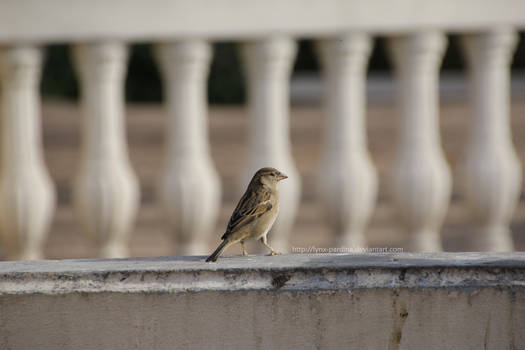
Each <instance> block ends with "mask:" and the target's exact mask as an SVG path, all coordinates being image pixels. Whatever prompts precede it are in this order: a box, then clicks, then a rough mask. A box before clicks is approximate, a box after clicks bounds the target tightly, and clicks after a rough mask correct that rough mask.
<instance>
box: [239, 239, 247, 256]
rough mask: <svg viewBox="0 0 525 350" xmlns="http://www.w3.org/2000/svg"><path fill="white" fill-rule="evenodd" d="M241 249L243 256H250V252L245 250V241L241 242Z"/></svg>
mask: <svg viewBox="0 0 525 350" xmlns="http://www.w3.org/2000/svg"><path fill="white" fill-rule="evenodd" d="M241 247H242V255H244V256H246V255H248V252H247V251H246V248H244V241H241Z"/></svg>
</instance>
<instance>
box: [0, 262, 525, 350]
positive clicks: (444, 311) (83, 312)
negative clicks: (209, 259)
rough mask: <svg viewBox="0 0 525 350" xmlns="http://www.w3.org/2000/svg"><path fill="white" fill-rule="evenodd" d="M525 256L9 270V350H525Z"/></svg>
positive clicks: (18, 266)
mask: <svg viewBox="0 0 525 350" xmlns="http://www.w3.org/2000/svg"><path fill="white" fill-rule="evenodd" d="M523 329H525V254H522V253H512V254H475V253H470V254H446V253H441V254H369V255H317V256H313V255H285V256H277V257H263V256H250V257H226V258H225V259H221V260H219V262H218V263H215V264H206V263H203V262H202V258H198V257H187V258H158V259H129V260H63V261H34V262H4V263H0V349H17V350H18V349H175V348H177V349H181V348H196V349H199V348H206V349H223V348H230V349H232V348H233V349H251V348H257V349H259V348H260V349H275V348H290V349H311V348H313V349H315V348H322V349H342V348H352V349H425V350H429V349H525V332H523Z"/></svg>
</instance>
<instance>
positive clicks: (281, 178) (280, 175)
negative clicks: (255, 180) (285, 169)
mask: <svg viewBox="0 0 525 350" xmlns="http://www.w3.org/2000/svg"><path fill="white" fill-rule="evenodd" d="M278 177H279V181H281V180H284V179H287V178H288V175H286V174H284V173H280V174H279V176H278Z"/></svg>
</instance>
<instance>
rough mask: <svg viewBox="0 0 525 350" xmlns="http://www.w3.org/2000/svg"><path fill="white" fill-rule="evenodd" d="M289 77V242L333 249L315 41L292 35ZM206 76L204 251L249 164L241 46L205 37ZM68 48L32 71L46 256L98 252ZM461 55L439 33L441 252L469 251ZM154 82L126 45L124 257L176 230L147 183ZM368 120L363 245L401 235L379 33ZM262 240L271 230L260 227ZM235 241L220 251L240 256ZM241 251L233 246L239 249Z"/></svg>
mask: <svg viewBox="0 0 525 350" xmlns="http://www.w3.org/2000/svg"><path fill="white" fill-rule="evenodd" d="M524 39H525V37H524V33H521V34H520V40H519V44H518V48H517V49H516V52H515V54H514V60H513V64H512V72H513V73H512V105H511V116H512V133H513V141H514V144H515V147H516V149H517V152H518V155H519V157H520V160H521V163H522V164H525V40H524ZM298 47H299V50H298V55H297V59H296V60H295V65H294V68H293V75H292V80H291V104H292V105H291V107H292V108H291V140H292V147H293V157H294V160H295V163H296V166H297V168H298V170H299V172H300V175H301V176H302V181H303V182H302V194H301V202H300V209H299V212H298V215H297V219H296V221H295V225H294V226H293V229H292V235H291V246H295V247H308V246H316V247H331V246H333V237H332V236H331V235H332V233H331V231H330V230H329V229H328V228H327V227H326V225H325V223H324V221H323V217H322V212H321V203H320V201H319V198H318V195H317V189H316V179H315V176H316V172H317V169H316V168H317V167H318V164H319V157H320V151H321V146H322V135H323V129H324V127H325V126H326V123H325V122H324V120H325V118H326V117H325V116H324V114H323V110H322V106H321V97H322V77H321V74H320V70H319V69H320V68H319V62H318V57H317V54H316V50H315V45H314V43H313V42H312V41H309V40H301V41H299V46H298ZM213 51H214V52H213V58H212V64H211V70H210V74H209V78H208V100H209V103H210V105H209V130H210V143H211V153H212V157H213V162H214V165H215V167H216V169H217V171H218V173H219V175H220V178H221V181H222V186H223V191H222V204H221V206H220V215H219V217H218V220H217V222H216V225H215V229H214V230H213V232H212V234H210V235H209V237H208V242H207V245H208V247H209V250H210V251H211V250H212V249H213V248H214V247H215V245H216V244H218V242H219V237H220V235H222V233H223V232H224V229H225V227H226V224H227V220H228V219H229V216H230V214H231V212H232V210H233V208H234V206H235V205H236V203H237V201H238V199H239V197H240V193H239V187H240V186H239V182H240V181H241V176H240V172H241V170H243V169H245V165H246V162H247V161H246V156H247V152H246V145H247V134H246V131H247V130H248V115H247V110H246V108H245V106H244V104H245V97H246V87H245V77H244V76H243V71H242V66H241V61H240V58H239V54H238V51H239V48H238V45H237V44H235V43H229V42H221V43H215V44H214V45H213ZM70 56H71V55H70V49H69V46H66V45H56V44H55V45H49V46H47V47H46V50H45V61H44V66H43V67H44V68H43V76H42V81H41V92H42V95H43V106H42V114H43V141H44V156H45V161H46V166H47V168H48V169H49V172H50V174H51V176H52V178H53V181H54V182H55V184H56V190H57V194H58V196H57V198H58V202H57V211H56V213H55V215H54V218H53V222H52V226H51V229H50V231H49V236H48V239H47V241H46V244H45V249H44V255H45V257H46V258H81V257H94V256H96V255H97V254H96V252H95V250H94V248H93V247H92V246H91V245H90V242H89V241H88V240H87V239H86V238H85V237H84V236H83V235H82V233H81V232H80V230H79V225H78V224H77V222H76V220H75V216H74V213H73V210H72V180H73V177H74V176H75V171H76V169H77V165H78V162H77V161H78V154H79V153H78V152H79V127H80V121H81V112H80V110H79V105H78V95H79V85H78V81H77V78H76V75H75V72H74V69H73V67H72V64H71V57H70ZM465 68H466V67H465V63H464V59H463V56H462V54H461V51H460V50H459V47H458V37H456V36H454V35H452V36H448V47H447V49H446V54H445V56H444V60H443V64H442V68H441V84H440V127H441V137H442V146H443V149H444V152H445V156H446V159H447V161H448V163H449V165H450V166H451V168H452V174H453V177H454V189H453V194H452V197H451V204H450V207H449V209H448V213H447V216H446V218H445V222H444V225H443V227H442V238H443V245H444V249H445V250H446V251H462V250H465V249H468V246H467V243H466V242H467V237H468V236H469V235H471V234H472V232H471V229H470V225H469V218H468V214H467V209H466V207H465V202H464V198H462V196H461V194H460V191H458V189H457V185H456V184H457V181H455V180H456V179H455V176H456V174H457V172H456V171H455V168H456V167H457V165H458V162H459V159H460V157H461V156H462V152H463V150H464V148H465V139H466V135H467V127H468V125H467V118H466V116H467V114H468V110H467V107H468V106H467V90H466V89H467V85H466V80H465V78H466V76H465V74H466V70H465ZM162 94H163V87H162V83H161V79H160V76H159V71H158V65H157V64H156V63H155V61H154V58H153V56H152V47H151V46H150V45H148V44H133V45H131V46H130V55H129V65H128V72H127V77H126V83H125V95H126V102H127V106H126V124H127V129H126V130H127V137H128V142H129V147H130V157H131V161H132V165H133V168H134V171H135V172H136V173H137V175H138V177H139V181H140V191H141V203H140V208H139V212H138V216H137V220H136V224H135V226H134V228H133V230H132V234H131V239H130V254H131V256H159V255H171V254H174V251H175V243H174V240H173V238H172V236H171V234H170V233H169V230H168V228H167V226H166V225H165V222H164V220H163V217H162V212H161V210H160V206H159V201H158V195H157V191H156V186H157V183H158V178H159V176H160V171H161V165H162V157H163V145H164V142H165V135H164V127H165V122H166V113H165V111H164V109H163V108H162V105H161V102H162V98H163V96H162ZM366 113H367V119H366V121H367V129H368V137H369V141H368V143H369V150H370V152H371V156H372V160H373V162H374V164H375V166H376V167H377V170H378V173H379V194H378V200H377V205H376V209H375V211H374V213H373V215H372V218H371V220H370V222H369V224H368V228H367V229H366V237H367V239H368V241H369V244H368V245H369V246H370V247H405V246H406V243H407V240H408V237H407V236H406V235H405V233H404V230H403V228H402V227H401V226H400V223H399V220H397V218H396V214H395V211H394V208H393V204H392V201H391V198H390V197H389V192H388V191H387V190H386V187H385V183H386V179H387V178H388V175H387V173H388V170H389V166H390V162H391V161H392V157H393V154H394V151H395V149H396V145H397V134H396V133H397V130H398V128H397V125H399V117H398V116H397V114H396V109H395V89H394V81H393V76H392V64H391V60H390V57H389V55H388V52H387V50H386V40H385V39H383V38H376V39H375V40H374V47H373V51H372V55H371V59H370V61H369V71H368V82H367V112H366ZM511 229H512V232H513V238H514V242H515V247H516V249H517V250H525V196H524V195H523V190H522V194H521V196H520V201H519V205H518V207H517V209H516V211H515V214H514V216H513V219H512V224H511ZM269 240H270V243H271V240H272V238H271V236H270V237H269ZM237 250H239V249H237V248H231V249H230V250H229V251H228V253H230V254H237V253H238V252H237ZM239 252H240V250H239Z"/></svg>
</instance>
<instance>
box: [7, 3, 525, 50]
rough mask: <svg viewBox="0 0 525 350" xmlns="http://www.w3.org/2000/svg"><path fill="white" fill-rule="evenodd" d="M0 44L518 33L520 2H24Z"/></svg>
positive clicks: (523, 11) (10, 11)
mask: <svg viewBox="0 0 525 350" xmlns="http://www.w3.org/2000/svg"><path fill="white" fill-rule="evenodd" d="M0 23H2V25H1V26H0V43H13V42H20V41H29V42H38V41H43V42H49V41H79V40H95V39H107V38H109V39H123V40H152V39H153V40H155V39H157V40H159V39H160V40H162V39H163V38H166V39H173V38H188V37H207V38H214V39H237V38H242V37H247V38H249V37H263V36H269V35H275V34H283V33H285V34H289V35H297V36H316V37H319V36H323V35H326V36H329V35H334V34H338V33H342V32H346V31H352V30H363V31H367V32H372V33H391V32H404V31H420V30H424V29H427V28H438V29H445V30H449V31H463V32H464V31H469V30H475V31H479V30H483V29H489V28H490V29H493V28H494V27H497V26H516V27H524V26H525V2H523V1H521V0H500V1H492V0H483V1H481V0H463V1H456V0H442V1H421V0H396V1H383V0H353V1H340V0H315V1H308V2H304V1H303V0H288V1H281V0H267V1H256V0H252V1H245V0H241V1H238V0H215V1H208V0H174V1H169V0H151V1H139V0H113V1H83V0H45V1H41V0H25V1H3V2H0Z"/></svg>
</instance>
